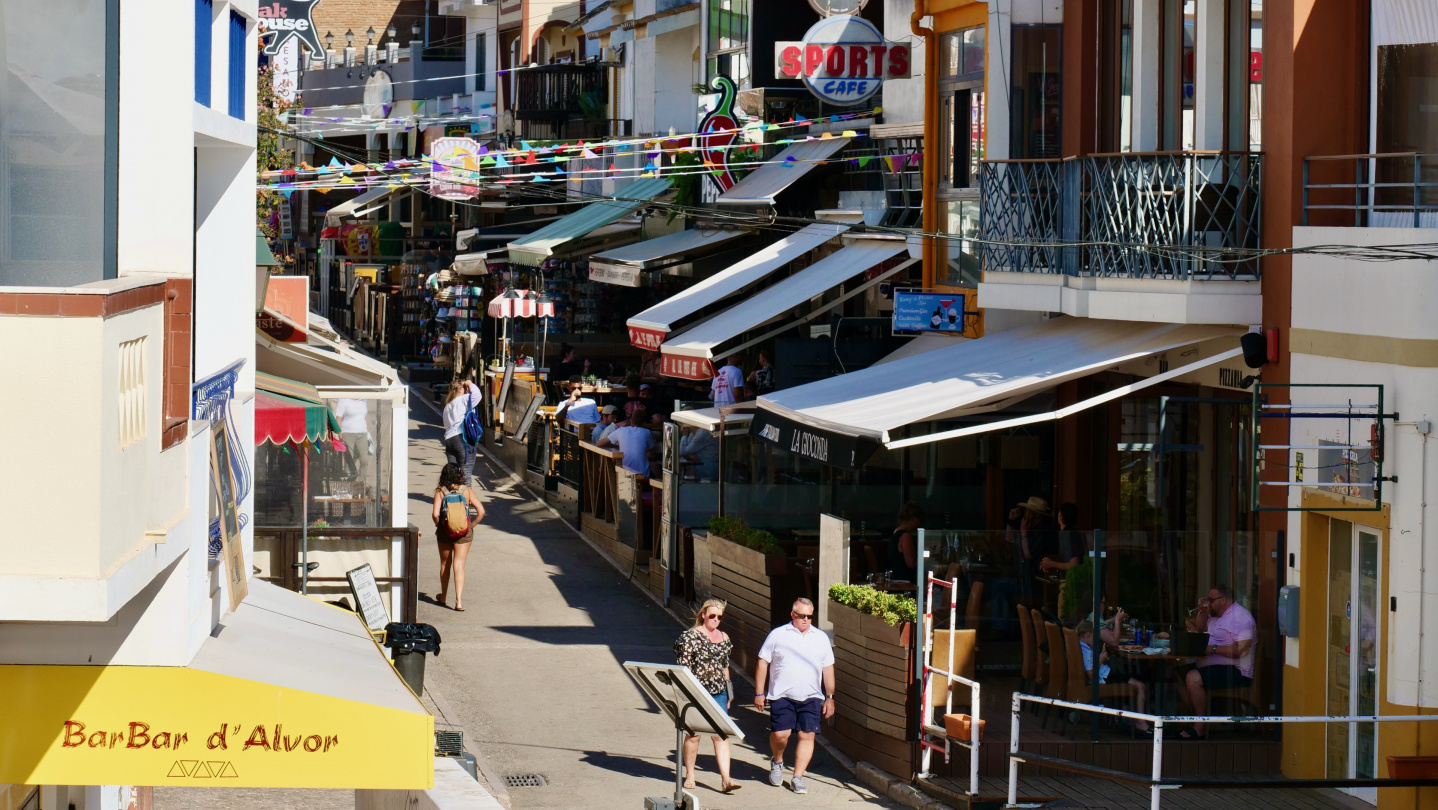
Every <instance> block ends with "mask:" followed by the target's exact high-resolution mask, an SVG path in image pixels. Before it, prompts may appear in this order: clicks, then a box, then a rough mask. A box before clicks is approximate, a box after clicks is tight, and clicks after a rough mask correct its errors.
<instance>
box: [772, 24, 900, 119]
mask: <svg viewBox="0 0 1438 810" xmlns="http://www.w3.org/2000/svg"><path fill="white" fill-rule="evenodd" d="M912 56H913V53H912V51H911V50H910V48H909V45H908V43H904V42H890V41H887V40H885V39H884V35H883V34H881V33H880V32H879V29H878V28H876V27H875V26H874V24H873V23H871V22H869V21H868V20H866V19H864V18H863V17H852V16H847V15H840V16H835V17H826V18H824V19H822V20H820V21H818V22H817V23H814V26H813V27H812V28H810V29H809V31H808V33H806V34H804V39H803V41H801V42H776V43H774V70H775V72H776V74H777V75H779V76H782V77H784V78H786V79H800V80H802V81H803V82H804V84H805V85H806V86H807V87H808V88H809V92H811V93H813V94H814V95H815V96H816V97H818V98H819V99H820V100H821V101H827V102H829V103H830V104H839V105H851V104H860V103H862V102H864V101H867V100H868V99H869V98H870V97H872V96H873V95H874V94H875V93H877V92H879V88H880V87H883V85H884V80H886V79H907V78H909V65H910V62H911V61H912V59H911V57H912Z"/></svg>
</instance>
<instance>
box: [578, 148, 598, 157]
mask: <svg viewBox="0 0 1438 810" xmlns="http://www.w3.org/2000/svg"><path fill="white" fill-rule="evenodd" d="M579 156H580V157H582V158H598V157H599V155H596V154H594V153H593V152H591V151H590V150H588V149H585V150H584V151H583V152H581V153H580V155H579Z"/></svg>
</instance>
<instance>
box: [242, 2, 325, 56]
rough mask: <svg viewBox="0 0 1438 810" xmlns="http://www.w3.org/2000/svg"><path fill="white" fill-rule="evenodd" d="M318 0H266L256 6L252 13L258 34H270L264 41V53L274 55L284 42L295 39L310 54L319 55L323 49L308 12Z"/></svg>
mask: <svg viewBox="0 0 1438 810" xmlns="http://www.w3.org/2000/svg"><path fill="white" fill-rule="evenodd" d="M319 1H320V0H270V2H268V3H266V4H265V5H263V6H260V8H259V10H258V12H257V13H256V17H257V19H258V22H257V25H258V26H259V29H260V37H261V38H262V39H263V38H264V37H266V36H268V37H269V38H270V41H269V44H267V45H265V53H267V54H271V55H274V54H276V53H278V52H279V50H280V47H281V46H283V45H284V44H285V43H286V42H289V41H290V40H292V39H298V40H299V41H300V42H302V43H304V46H305V48H306V49H307V50H308V51H309V52H310V53H311V54H313V55H315V56H320V55H322V54H323V53H324V52H325V49H324V46H323V45H321V44H320V35H319V32H317V31H316V30H315V21H314V19H313V18H312V17H311V16H310V15H311V14H313V13H314V9H315V5H317V4H318V3H319Z"/></svg>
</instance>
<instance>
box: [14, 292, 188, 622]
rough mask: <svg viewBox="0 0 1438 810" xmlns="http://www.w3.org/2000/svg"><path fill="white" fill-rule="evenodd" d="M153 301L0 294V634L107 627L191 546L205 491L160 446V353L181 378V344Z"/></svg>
mask: <svg viewBox="0 0 1438 810" xmlns="http://www.w3.org/2000/svg"><path fill="white" fill-rule="evenodd" d="M164 296H165V282H164V280H163V279H160V280H158V281H156V280H153V279H145V280H136V279H134V278H120V279H113V280H109V281H104V282H96V283H93V284H86V285H81V286H78V287H68V288H48V289H46V290H44V291H41V290H38V289H36V288H17V287H8V288H4V289H3V290H0V340H3V342H4V344H5V346H6V347H7V349H6V351H5V352H4V354H3V355H0V378H3V379H4V380H5V385H6V386H7V390H9V391H14V392H16V393H17V394H19V395H17V396H7V397H0V458H4V459H7V460H11V461H12V463H8V464H5V465H3V467H0V493H3V495H0V621H85V622H104V621H108V620H110V619H111V617H113V616H114V615H115V613H116V611H118V610H119V609H120V608H121V606H123V605H125V604H126V603H127V602H129V601H130V600H131V598H133V597H134V596H135V595H136V594H138V593H140V592H141V591H142V590H144V589H145V588H147V587H148V586H149V585H150V583H151V582H152V581H153V580H154V579H155V578H156V577H157V576H159V575H160V573H161V572H162V571H163V570H164V569H165V567H166V566H168V565H169V564H170V563H171V562H172V561H173V560H174V559H175V558H176V557H178V556H179V555H180V554H182V553H183V552H184V551H185V550H186V546H187V543H188V540H187V539H186V538H189V537H202V536H203V534H202V532H201V531H196V530H195V529H194V528H193V527H192V526H191V525H189V524H190V523H192V522H193V521H187V516H189V515H190V514H191V512H192V511H194V510H195V509H196V507H195V506H194V504H196V503H198V504H199V506H198V507H197V509H198V511H197V512H195V514H198V515H201V516H203V515H204V509H205V506H204V504H205V501H204V500H203V497H204V490H203V489H199V490H198V491H199V493H200V495H199V498H198V499H197V498H196V497H195V496H194V494H193V492H194V491H195V490H196V487H195V486H194V485H193V484H192V482H193V481H199V482H200V485H201V486H203V484H204V483H205V482H206V481H207V480H208V479H206V478H205V477H204V476H203V475H201V476H200V477H198V478H196V477H195V475H194V473H193V471H192V469H191V467H190V463H191V459H190V450H189V449H188V448H189V447H190V446H191V443H188V442H185V441H183V440H180V441H178V442H169V441H166V438H167V435H168V434H167V430H166V427H167V425H166V421H165V420H164V418H163V417H164V414H165V413H166V410H167V409H166V403H165V390H164V388H165V379H166V378H165V373H164V369H165V362H166V361H165V358H166V351H165V345H166V343H167V342H168V341H177V342H176V343H175V346H177V347H178V346H181V342H182V344H183V350H184V353H185V355H186V360H185V365H186V367H188V354H189V343H188V337H187V336H183V335H180V334H179V333H178V332H167V330H166V317H165V312H164V309H165V307H164V303H163V302H164ZM185 328H186V329H188V319H186V327H185ZM179 386H180V387H181V388H182V389H183V391H182V394H181V398H180V400H179V402H180V404H181V407H182V408H183V409H184V410H186V411H187V410H188V403H189V380H188V377H187V376H186V378H185V379H184V380H183V381H182V382H180V383H179ZM187 424H188V423H187V422H186V421H185V420H179V425H180V426H186V425H187ZM171 445H173V446H171Z"/></svg>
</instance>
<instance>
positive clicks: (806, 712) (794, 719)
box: [769, 698, 824, 734]
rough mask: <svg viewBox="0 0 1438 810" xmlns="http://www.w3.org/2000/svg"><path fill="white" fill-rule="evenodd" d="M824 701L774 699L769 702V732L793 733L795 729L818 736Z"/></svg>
mask: <svg viewBox="0 0 1438 810" xmlns="http://www.w3.org/2000/svg"><path fill="white" fill-rule="evenodd" d="M823 712H824V699H823V698H809V699H808V700H790V699H789V698H774V699H773V700H771V701H769V730H770V731H792V730H794V729H795V728H797V729H799V730H800V731H807V732H809V733H810V734H817V733H818V731H819V719H820V718H821V717H822V716H823Z"/></svg>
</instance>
